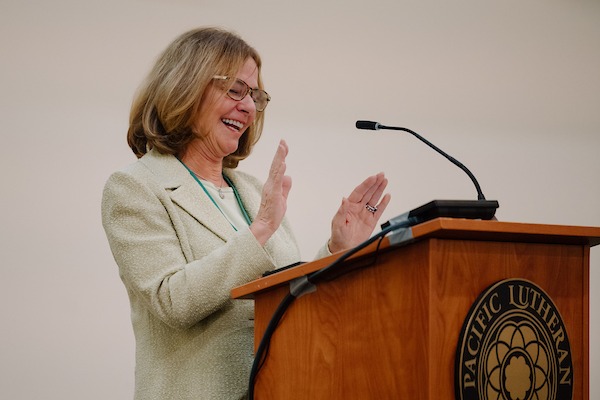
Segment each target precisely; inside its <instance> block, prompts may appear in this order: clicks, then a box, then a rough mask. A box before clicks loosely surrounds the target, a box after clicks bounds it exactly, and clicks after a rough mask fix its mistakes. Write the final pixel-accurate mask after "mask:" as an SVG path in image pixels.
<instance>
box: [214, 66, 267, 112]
mask: <svg viewBox="0 0 600 400" xmlns="http://www.w3.org/2000/svg"><path fill="white" fill-rule="evenodd" d="M213 79H216V80H218V81H221V82H223V83H224V86H225V85H228V89H227V91H226V92H225V93H226V94H227V96H229V98H231V99H233V100H236V101H240V100H243V99H244V97H246V96H247V95H248V93H250V97H251V98H252V100H253V101H254V105H255V106H256V111H259V112H260V111H264V110H265V108H267V104H269V101H270V100H271V96H269V93H267V92H265V91H264V90H262V89H252V88H251V87H250V86H248V84H247V83H246V82H244V81H243V80H241V79H236V78H232V77H230V76H222V75H215V76H214V77H213ZM231 81H233V83H231Z"/></svg>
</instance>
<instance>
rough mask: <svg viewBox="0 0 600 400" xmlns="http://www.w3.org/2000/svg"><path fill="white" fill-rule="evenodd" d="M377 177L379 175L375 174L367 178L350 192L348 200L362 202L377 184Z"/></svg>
mask: <svg viewBox="0 0 600 400" xmlns="http://www.w3.org/2000/svg"><path fill="white" fill-rule="evenodd" d="M377 177H378V176H377V175H373V176H370V177H368V178H367V179H365V180H364V181H363V182H362V183H361V184H360V185H358V186H357V187H356V188H354V190H353V191H352V193H350V196H348V200H349V201H350V202H351V203H360V202H362V201H363V198H364V197H365V195H366V194H367V193H368V192H369V190H370V189H371V187H372V186H373V184H375V183H376V182H377V179H378V178H377Z"/></svg>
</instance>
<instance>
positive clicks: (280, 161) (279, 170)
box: [269, 140, 288, 180]
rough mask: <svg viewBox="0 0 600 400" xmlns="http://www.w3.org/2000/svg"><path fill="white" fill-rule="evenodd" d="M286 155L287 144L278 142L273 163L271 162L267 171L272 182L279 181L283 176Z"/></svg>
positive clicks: (282, 141)
mask: <svg viewBox="0 0 600 400" xmlns="http://www.w3.org/2000/svg"><path fill="white" fill-rule="evenodd" d="M287 154H288V147H287V143H286V142H285V141H284V140H281V141H280V142H279V146H278V147H277V151H276V152H275V156H274V157H273V161H272V162H271V169H270V170H269V177H272V178H273V179H274V180H279V179H281V178H282V177H283V175H284V174H285V169H286V165H285V158H286V156H287Z"/></svg>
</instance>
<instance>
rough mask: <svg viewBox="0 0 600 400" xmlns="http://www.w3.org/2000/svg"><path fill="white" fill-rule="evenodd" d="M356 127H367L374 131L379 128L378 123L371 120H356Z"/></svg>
mask: <svg viewBox="0 0 600 400" xmlns="http://www.w3.org/2000/svg"><path fill="white" fill-rule="evenodd" d="M356 127H357V128H358V129H368V130H372V131H376V130H378V129H379V123H377V122H373V121H356Z"/></svg>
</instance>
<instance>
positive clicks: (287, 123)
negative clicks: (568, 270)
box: [0, 0, 600, 400]
mask: <svg viewBox="0 0 600 400" xmlns="http://www.w3.org/2000/svg"><path fill="white" fill-rule="evenodd" d="M201 25H213V26H221V27H225V28H229V29H232V30H234V31H236V32H238V33H239V34H241V35H242V37H244V38H245V39H246V40H247V41H248V42H249V43H250V44H252V45H253V46H254V47H256V48H257V49H258V50H259V52H260V53H261V55H262V57H263V61H264V69H263V74H264V80H265V83H266V87H267V90H268V91H269V93H270V94H271V95H272V97H273V101H272V102H271V104H270V105H269V107H268V109H267V116H266V126H265V130H264V134H263V138H262V140H261V142H260V143H259V144H258V146H257V147H256V149H255V153H254V154H253V155H252V156H251V158H250V159H248V160H247V161H245V162H243V163H242V164H241V165H240V168H241V169H243V170H245V171H248V172H250V173H252V174H254V175H256V176H258V177H259V178H261V179H263V180H264V179H265V178H266V175H267V170H268V166H269V164H270V161H271V157H272V155H273V154H274V152H275V149H276V146H277V143H278V141H279V140H280V139H285V140H287V142H288V144H289V146H290V155H289V158H288V173H289V174H290V175H291V176H292V178H293V182H294V185H293V189H292V193H291V195H290V200H289V211H288V216H289V218H290V219H291V222H292V224H293V225H294V226H295V230H296V233H297V236H298V238H299V241H300V245H301V249H302V253H303V257H304V258H305V259H311V258H312V257H313V254H315V252H316V250H317V248H318V247H319V246H320V245H321V244H322V243H324V241H325V240H326V239H327V237H328V229H329V221H330V218H331V216H332V215H333V214H334V212H335V210H336V209H337V207H338V205H339V203H340V202H341V198H342V196H347V195H348V194H349V192H350V191H351V190H352V188H353V187H354V186H355V185H356V184H358V183H359V182H360V181H361V180H362V179H363V178H365V177H366V176H368V175H370V174H373V173H377V172H379V171H384V172H386V174H387V176H388V178H389V181H390V184H389V191H390V192H391V193H392V196H393V198H392V203H391V204H390V206H389V208H388V210H387V211H386V213H385V215H384V217H383V218H382V221H381V222H384V221H385V220H387V219H389V218H392V217H394V216H396V215H398V214H401V213H403V212H405V211H407V210H409V209H412V208H414V207H417V206H419V205H421V204H423V203H425V202H427V201H429V200H431V199H472V198H475V190H474V189H473V186H472V184H471V182H470V181H469V179H468V177H467V176H466V175H464V174H463V173H462V172H461V171H460V170H458V169H457V168H455V167H453V166H452V165H451V164H449V163H448V162H447V161H446V160H445V159H443V158H442V157H440V156H439V155H437V154H436V153H434V152H433V151H431V150H430V149H428V148H427V147H426V146H425V145H423V144H422V143H420V142H418V141H417V140H416V139H415V138H413V137H411V136H410V135H407V134H403V133H394V132H379V133H375V132H366V131H357V130H356V129H355V128H354V122H355V121H356V120H357V119H372V120H376V121H379V122H381V123H384V124H388V125H403V126H406V127H408V128H411V129H413V130H416V131H417V132H419V133H421V134H422V135H424V136H426V137H428V138H429V139H430V140H431V141H433V142H434V143H436V144H437V145H438V146H439V147H441V148H442V149H444V150H446V151H447V152H449V153H451V154H452V155H454V156H455V157H456V158H458V159H459V160H461V161H462V162H463V163H464V164H466V165H467V166H468V167H469V168H470V169H471V170H472V171H473V172H474V173H475V175H476V176H477V177H478V179H479V182H480V183H481V186H482V188H483V191H484V193H485V194H486V197H487V198H488V199H497V200H498V201H499V202H500V209H499V211H498V218H499V219H501V220H504V221H514V222H531V223H548V224H564V225H585V226H600V211H599V208H598V199H599V198H600V185H599V184H598V173H599V172H600V157H599V155H598V153H599V149H600V135H599V130H600V2H599V1H595V0H588V1H584V0H570V1H567V0H564V1H559V0H528V1H522V0H502V1H500V0H497V1H486V0H456V1H442V0H440V1H432V0H419V1H409V0H393V1H382V0H370V1H351V0H346V1H327V0H304V1H286V0H282V1H276V0H255V1H232V0H231V1H229V0H212V1H208V0H196V1H193V0H169V1H166V0H164V1H160V0H144V1H142V0H101V1H100V0H97V1H94V0H92V1H85V0H84V1H82V0H77V1H75V0H54V1H42V0H32V1H17V0H0V51H1V53H0V54H1V62H0V89H1V90H0V113H1V114H0V115H1V120H0V121H1V129H0V135H1V136H0V138H1V146H0V171H1V172H0V173H1V174H2V180H1V182H2V186H3V187H2V189H1V190H2V196H1V197H0V198H1V203H0V204H1V206H2V212H1V219H0V226H1V231H0V235H1V236H0V250H1V258H0V260H1V261H0V262H1V272H2V279H1V281H0V282H1V283H0V286H1V289H0V315H1V317H2V320H1V321H2V322H1V325H0V326H1V328H0V329H1V330H0V332H1V333H0V338H1V340H0V397H1V398H4V399H88V400H93V399H103V400H104V399H130V398H132V393H133V369H134V360H133V357H134V339H133V334H132V332H131V326H130V321H129V303H128V299H127V297H126V293H125V290H124V288H123V286H122V283H121V282H120V280H119V277H118V272H117V267H116V265H115V263H114V261H113V259H112V255H111V254H110V251H109V248H108V245H107V242H106V239H105V236H104V232H103V230H102V227H101V224H100V198H101V192H102V188H103V185H104V182H105V181H106V179H107V177H108V176H109V174H110V173H111V172H113V171H114V170H116V169H118V168H121V167H123V166H124V165H126V164H129V163H130V162H132V161H134V156H133V154H132V153H131V152H130V150H129V148H128V147H127V145H126V142H125V132H126V129H127V120H128V113H129V106H130V103H131V99H132V96H133V93H134V92H135V90H136V88H137V87H138V85H139V84H140V82H141V80H142V79H143V77H144V76H145V75H146V73H147V71H148V70H149V68H150V66H151V65H152V63H153V61H154V60H155V58H156V57H157V55H158V54H159V52H161V51H162V50H163V49H164V48H165V47H166V46H167V44H168V43H169V42H171V41H172V40H173V39H174V38H175V37H176V36H177V35H179V34H180V33H183V32H184V31H186V30H188V29H191V28H194V27H197V26H201ZM591 258H592V267H591V284H590V286H591V290H590V297H591V316H590V317H591V319H590V321H591V329H590V337H591V338H592V340H591V345H590V352H591V366H590V375H591V376H590V381H591V389H590V390H591V392H590V398H592V399H598V398H600V383H599V381H600V379H599V378H600V374H599V371H600V346H599V344H598V340H597V338H598V337H600V327H599V324H600V297H599V294H598V286H599V283H600V270H599V268H600V250H598V249H597V248H594V249H593V250H592V257H591ZM576 373H577V372H576Z"/></svg>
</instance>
